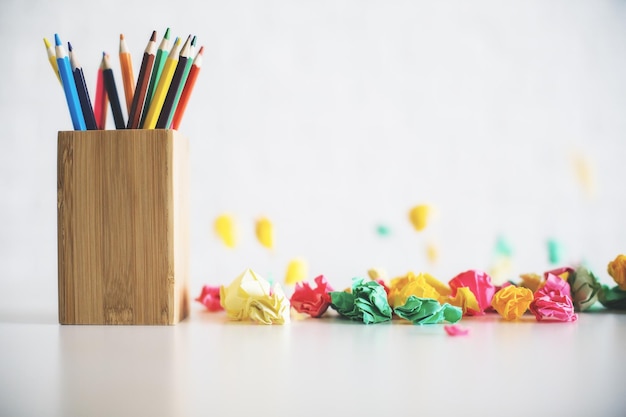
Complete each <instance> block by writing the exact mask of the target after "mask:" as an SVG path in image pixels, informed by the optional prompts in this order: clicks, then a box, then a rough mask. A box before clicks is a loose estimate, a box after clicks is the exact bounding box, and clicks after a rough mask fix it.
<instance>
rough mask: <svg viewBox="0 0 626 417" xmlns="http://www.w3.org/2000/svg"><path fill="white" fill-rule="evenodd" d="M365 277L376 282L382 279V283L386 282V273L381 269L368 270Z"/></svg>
mask: <svg viewBox="0 0 626 417" xmlns="http://www.w3.org/2000/svg"><path fill="white" fill-rule="evenodd" d="M367 276H368V277H370V279H371V280H372V281H377V280H379V279H382V280H383V281H386V280H387V272H386V271H385V270H384V269H381V268H370V269H368V270H367Z"/></svg>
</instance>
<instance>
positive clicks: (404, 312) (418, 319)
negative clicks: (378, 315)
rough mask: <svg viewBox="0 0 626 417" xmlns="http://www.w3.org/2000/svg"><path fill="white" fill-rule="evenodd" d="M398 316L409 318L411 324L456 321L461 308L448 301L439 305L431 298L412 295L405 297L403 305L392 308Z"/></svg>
mask: <svg viewBox="0 0 626 417" xmlns="http://www.w3.org/2000/svg"><path fill="white" fill-rule="evenodd" d="M393 311H394V312H395V313H396V314H397V315H398V317H401V318H403V319H406V320H409V321H411V322H413V324H436V323H441V322H442V321H444V320H445V321H447V322H449V323H456V322H457V321H459V320H461V317H462V316H463V310H461V309H460V308H459V307H454V306H451V305H450V304H448V303H445V304H443V305H441V304H440V303H439V301H437V300H433V299H432V298H420V297H416V296H414V295H411V296H409V298H407V300H406V303H404V305H403V306H400V307H396V308H395V309H394V310H393Z"/></svg>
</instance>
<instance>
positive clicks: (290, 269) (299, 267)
mask: <svg viewBox="0 0 626 417" xmlns="http://www.w3.org/2000/svg"><path fill="white" fill-rule="evenodd" d="M308 270H309V266H308V265H307V263H306V261H305V260H304V259H302V258H294V259H292V260H291V261H289V264H288V265H287V274H286V275H285V284H287V285H294V284H295V283H297V282H301V281H306V280H307V277H308V275H309V272H308Z"/></svg>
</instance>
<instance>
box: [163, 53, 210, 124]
mask: <svg viewBox="0 0 626 417" xmlns="http://www.w3.org/2000/svg"><path fill="white" fill-rule="evenodd" d="M202 52H204V46H201V47H200V50H199V51H198V55H196V57H195V58H194V60H193V64H192V65H191V70H190V71H189V76H188V77H187V82H185V87H184V88H183V93H182V95H181V96H180V101H179V102H178V106H176V112H175V113H174V119H173V121H172V126H171V128H172V129H176V130H178V127H179V126H180V122H181V120H182V118H183V114H184V113H185V109H186V108H187V103H188V102H189V97H191V92H192V91H193V87H194V85H195V84H196V79H197V78H198V73H199V72H200V68H201V67H202Z"/></svg>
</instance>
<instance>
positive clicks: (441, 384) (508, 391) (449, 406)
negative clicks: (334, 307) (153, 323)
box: [0, 306, 626, 417]
mask: <svg viewBox="0 0 626 417" xmlns="http://www.w3.org/2000/svg"><path fill="white" fill-rule="evenodd" d="M194 307H195V308H194V309H193V310H192V314H191V317H190V318H188V319H187V320H185V321H184V322H182V323H180V324H179V325H177V326H172V327H143V326H135V327H132V326H108V327H107V326H61V325H58V324H57V323H56V316H55V315H54V314H53V313H51V314H47V313H46V314H43V315H41V316H35V315H31V316H24V315H9V314H4V315H0V341H1V343H0V415H2V416H153V417H154V416H174V415H175V416H184V415H190V416H208V415H212V416H231V415H232V416H247V415H254V416H265V415H267V416H302V415H304V416H326V415H329V416H340V415H346V416H348V415H349V416H352V415H367V416H394V415H398V416H418V415H420V416H434V415H456V416H461V415H469V416H474V415H476V416H482V417H484V416H569V417H571V416H624V415H626V385H625V384H624V379H625V378H626V359H625V358H626V350H625V349H624V348H625V346H626V315H625V314H621V313H606V312H601V313H586V314H580V316H579V320H578V322H576V323H537V322H536V321H535V320H534V318H533V317H532V316H528V317H525V320H523V321H521V322H515V323H507V322H504V321H503V320H501V319H500V318H499V316H497V315H487V316H483V317H477V318H464V319H463V320H462V321H461V322H460V323H459V324H461V325H462V326H464V327H468V328H469V329H470V334H469V335H468V336H464V337H450V336H448V335H446V334H445V333H444V330H443V327H442V326H441V325H432V326H422V327H420V326H413V325H411V324H401V323H400V322H396V321H394V322H393V323H390V324H377V325H363V324H359V323H355V322H349V321H345V320H340V319H337V318H335V317H329V318H323V319H317V320H316V319H307V320H299V321H293V322H292V323H291V324H289V325H285V326H263V325H254V324H247V323H246V324H243V323H232V322H227V321H226V319H225V316H224V314H223V313H218V314H212V313H207V312H204V311H202V309H201V307H200V306H194Z"/></svg>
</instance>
